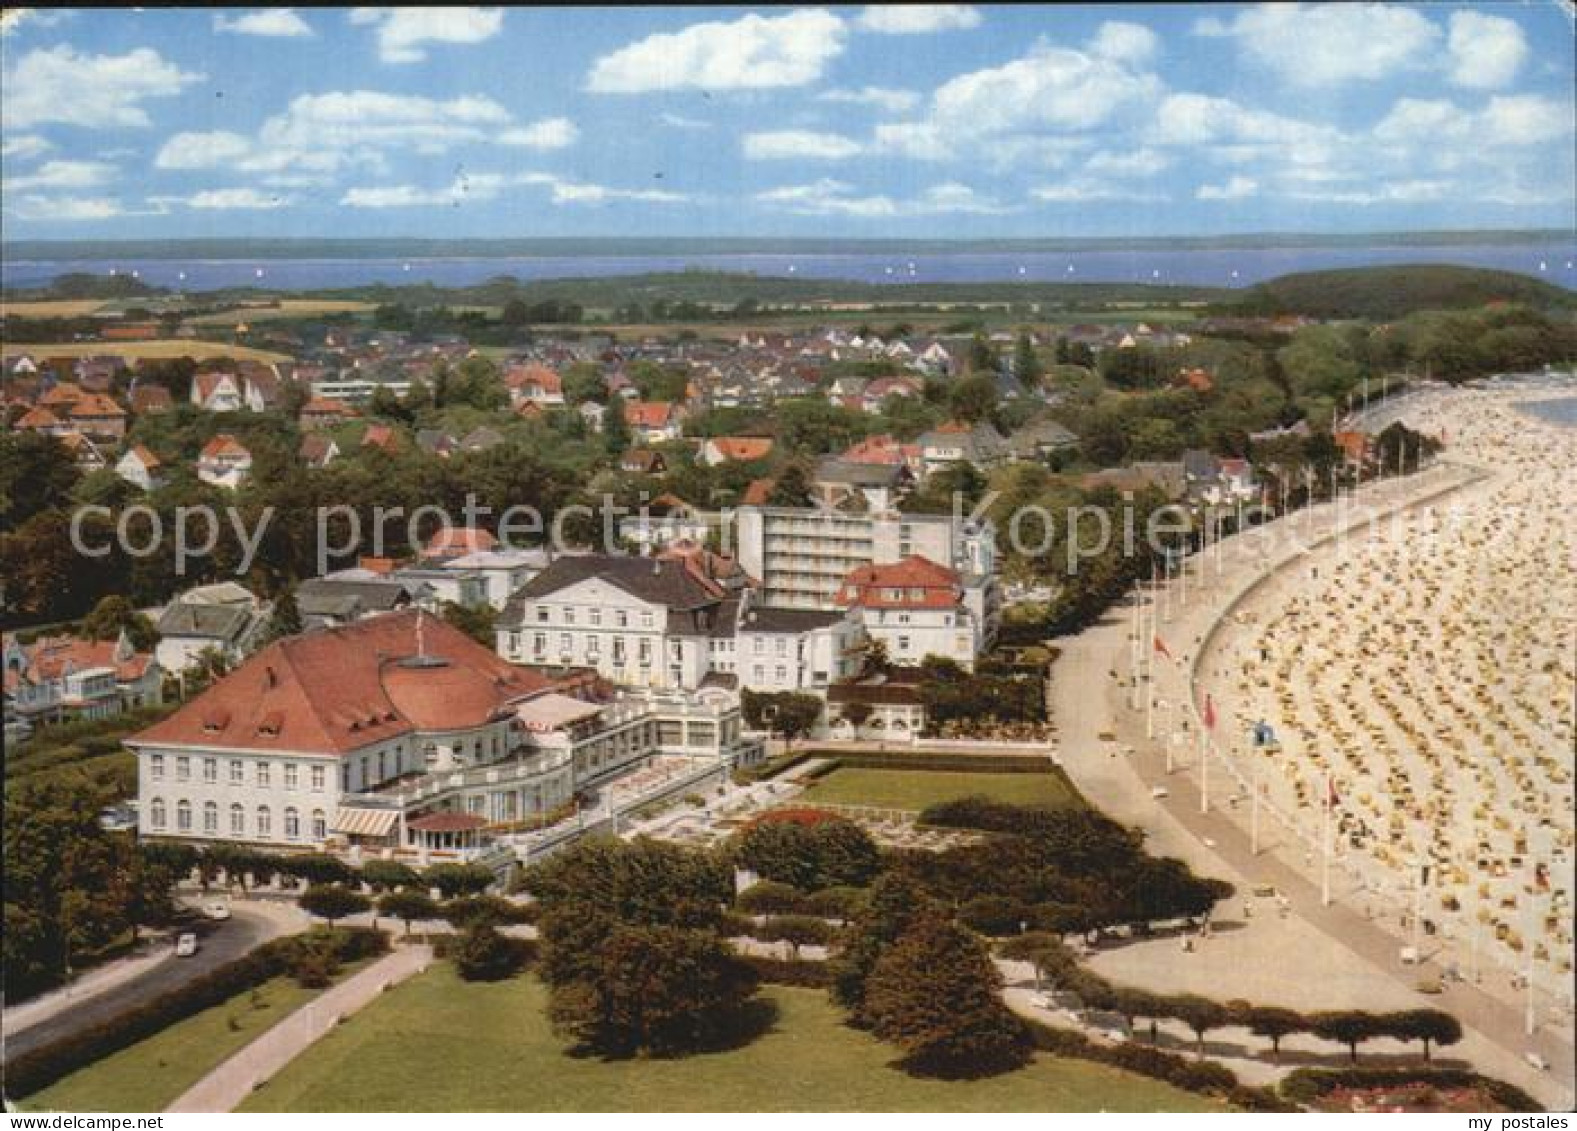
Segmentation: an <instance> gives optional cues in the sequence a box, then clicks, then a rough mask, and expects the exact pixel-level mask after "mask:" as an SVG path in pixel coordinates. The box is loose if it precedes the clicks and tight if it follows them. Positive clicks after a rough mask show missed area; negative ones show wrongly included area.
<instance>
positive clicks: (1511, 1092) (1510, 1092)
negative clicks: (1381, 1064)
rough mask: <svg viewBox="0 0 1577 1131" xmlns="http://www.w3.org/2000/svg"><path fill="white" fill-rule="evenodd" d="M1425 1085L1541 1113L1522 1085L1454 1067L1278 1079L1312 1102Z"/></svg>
mask: <svg viewBox="0 0 1577 1131" xmlns="http://www.w3.org/2000/svg"><path fill="white" fill-rule="evenodd" d="M1420 1083H1421V1084H1428V1085H1430V1086H1431V1087H1434V1088H1439V1089H1442V1090H1445V1089H1458V1088H1478V1089H1481V1090H1482V1091H1483V1092H1484V1094H1485V1095H1487V1096H1488V1097H1489V1098H1490V1099H1492V1100H1494V1101H1495V1103H1497V1104H1499V1105H1500V1107H1501V1108H1503V1109H1504V1110H1506V1111H1516V1112H1542V1111H1544V1110H1545V1109H1544V1107H1543V1105H1541V1104H1540V1103H1539V1102H1538V1101H1537V1100H1535V1099H1534V1098H1533V1097H1532V1096H1530V1095H1528V1094H1527V1093H1526V1092H1524V1091H1523V1090H1522V1089H1521V1088H1518V1087H1516V1086H1515V1085H1513V1084H1508V1083H1506V1082H1505V1081H1504V1080H1496V1079H1495V1078H1494V1077H1491V1076H1480V1075H1479V1074H1478V1073H1476V1072H1468V1071H1465V1070H1463V1069H1456V1068H1423V1067H1420V1068H1339V1069H1319V1068H1298V1069H1295V1070H1293V1071H1292V1072H1289V1073H1288V1074H1287V1077H1286V1079H1284V1080H1283V1081H1282V1082H1281V1089H1280V1090H1281V1094H1282V1095H1283V1096H1285V1097H1286V1098H1287V1099H1289V1100H1293V1101H1295V1102H1297V1103H1302V1104H1312V1103H1314V1102H1316V1101H1317V1100H1319V1099H1321V1098H1322V1097H1324V1096H1325V1095H1326V1094H1327V1093H1329V1092H1332V1091H1335V1090H1336V1089H1338V1088H1360V1089H1370V1088H1397V1087H1401V1086H1403V1085H1406V1084H1420Z"/></svg>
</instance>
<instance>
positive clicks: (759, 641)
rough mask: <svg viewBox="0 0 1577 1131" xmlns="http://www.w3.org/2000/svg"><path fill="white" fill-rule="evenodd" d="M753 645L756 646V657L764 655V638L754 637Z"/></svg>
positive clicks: (765, 643) (765, 648)
mask: <svg viewBox="0 0 1577 1131" xmlns="http://www.w3.org/2000/svg"><path fill="white" fill-rule="evenodd" d="M755 645H756V655H758V656H761V655H765V653H766V650H767V642H766V638H765V637H761V636H758V637H756V639H755Z"/></svg>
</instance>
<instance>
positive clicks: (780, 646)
mask: <svg viewBox="0 0 1577 1131" xmlns="http://www.w3.org/2000/svg"><path fill="white" fill-rule="evenodd" d="M777 654H778V655H779V656H787V655H788V640H787V639H786V638H784V637H782V636H780V637H778V638H777Z"/></svg>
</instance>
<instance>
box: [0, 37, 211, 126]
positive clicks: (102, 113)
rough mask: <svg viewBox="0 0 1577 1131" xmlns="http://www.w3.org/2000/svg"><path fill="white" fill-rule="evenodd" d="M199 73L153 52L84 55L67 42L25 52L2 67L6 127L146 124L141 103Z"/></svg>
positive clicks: (1, 94)
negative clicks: (14, 61) (54, 123)
mask: <svg viewBox="0 0 1577 1131" xmlns="http://www.w3.org/2000/svg"><path fill="white" fill-rule="evenodd" d="M202 77H203V76H201V75H198V74H191V73H188V72H186V71H183V70H181V69H180V68H179V67H178V66H176V65H175V64H174V63H171V62H169V61H167V60H166V59H165V58H164V57H163V56H162V55H160V54H159V53H158V52H157V51H154V50H152V49H151V48H147V47H139V48H137V49H136V50H133V51H128V52H127V53H126V54H124V55H84V54H80V53H78V51H77V50H76V48H74V47H71V46H69V45H67V44H61V45H60V46H58V47H51V48H47V49H45V48H39V49H37V50H33V51H29V52H28V53H27V54H26V55H24V56H22V58H21V59H20V60H19V61H18V62H17V64H16V66H15V67H6V68H4V70H3V71H0V102H3V103H4V105H5V118H6V128H7V129H22V128H25V127H27V126H32V125H36V124H38V123H40V122H61V123H64V124H66V125H72V126H83V127H87V128H90V129H107V128H123V129H124V128H138V127H142V126H147V125H149V124H150V121H149V118H148V113H147V111H146V110H144V109H143V107H142V103H143V102H145V101H147V100H149V99H154V98H170V97H172V96H174V95H177V94H179V93H180V92H181V91H182V90H184V89H185V88H186V87H188V86H190V85H191V84H192V83H194V82H197V81H199V80H200V79H201V78H202Z"/></svg>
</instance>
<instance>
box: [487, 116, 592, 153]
mask: <svg viewBox="0 0 1577 1131" xmlns="http://www.w3.org/2000/svg"><path fill="white" fill-rule="evenodd" d="M579 139H580V130H579V129H578V128H577V127H576V125H575V123H574V122H572V121H570V120H569V119H568V118H543V119H542V120H541V121H539V122H532V123H531V124H530V125H527V126H517V127H515V128H514V129H509V130H505V131H504V132H503V133H501V134H499V135H498V144H500V145H512V146H518V147H519V148H521V149H542V150H547V149H567V148H568V147H570V146H572V145H574V144H575V142H576V141H578V140H579Z"/></svg>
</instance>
